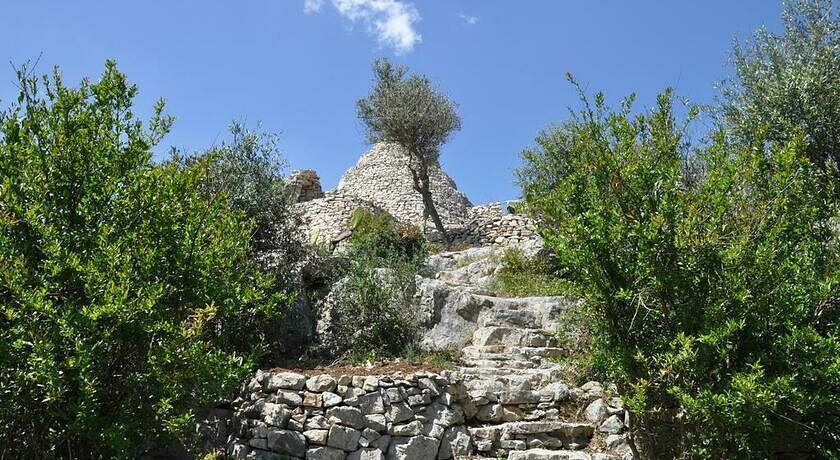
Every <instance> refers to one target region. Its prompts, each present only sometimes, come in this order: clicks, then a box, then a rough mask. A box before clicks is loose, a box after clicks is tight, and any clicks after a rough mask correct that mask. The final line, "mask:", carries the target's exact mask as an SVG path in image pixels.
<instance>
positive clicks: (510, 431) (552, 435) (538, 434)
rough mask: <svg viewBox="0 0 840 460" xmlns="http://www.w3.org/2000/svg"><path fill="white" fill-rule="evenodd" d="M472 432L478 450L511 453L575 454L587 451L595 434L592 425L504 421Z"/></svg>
mask: <svg viewBox="0 0 840 460" xmlns="http://www.w3.org/2000/svg"><path fill="white" fill-rule="evenodd" d="M469 431H470V436H471V437H472V439H473V442H474V443H475V445H476V447H477V448H478V450H479V451H483V452H490V451H497V450H499V449H503V450H505V451H508V452H510V453H513V452H517V451H518V452H526V451H528V450H544V451H550V452H566V451H561V450H559V449H568V452H574V451H576V450H579V449H584V448H586V447H587V446H588V445H589V443H590V442H591V440H592V437H593V436H594V434H595V429H594V427H593V426H592V425H591V424H588V423H579V422H564V421H559V420H556V421H537V422H503V423H498V424H494V425H485V426H477V427H470V428H469ZM552 449H555V450H552ZM526 458H527V457H526ZM549 458H551V457H549Z"/></svg>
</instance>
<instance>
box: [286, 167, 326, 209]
mask: <svg viewBox="0 0 840 460" xmlns="http://www.w3.org/2000/svg"><path fill="white" fill-rule="evenodd" d="M287 185H288V190H289V192H288V193H289V198H291V200H292V202H293V203H303V202H304V201H310V200H314V199H317V198H323V197H324V191H323V190H322V189H321V178H319V177H318V173H316V172H315V171H313V170H311V169H304V170H298V171H292V174H290V175H289V178H288V180H287Z"/></svg>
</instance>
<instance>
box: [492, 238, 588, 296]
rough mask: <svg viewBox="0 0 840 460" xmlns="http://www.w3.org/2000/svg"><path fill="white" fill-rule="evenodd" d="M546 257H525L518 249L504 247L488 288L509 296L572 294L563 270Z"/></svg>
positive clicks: (571, 287) (572, 287)
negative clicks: (496, 270)
mask: <svg viewBox="0 0 840 460" xmlns="http://www.w3.org/2000/svg"><path fill="white" fill-rule="evenodd" d="M553 262H554V261H553V260H551V259H548V258H545V257H532V258H528V257H525V254H524V253H523V252H522V250H521V249H518V248H512V249H508V250H507V251H505V253H504V255H502V259H501V267H500V269H499V271H498V272H496V275H495V279H494V282H493V285H492V286H491V288H492V289H493V291H494V292H496V293H497V294H500V295H506V296H510V297H528V296H564V295H572V294H574V293H575V292H574V285H573V284H572V283H571V282H570V281H569V280H567V279H564V278H563V275H564V270H562V269H560V268H559V267H557V266H555V264H554V263H553Z"/></svg>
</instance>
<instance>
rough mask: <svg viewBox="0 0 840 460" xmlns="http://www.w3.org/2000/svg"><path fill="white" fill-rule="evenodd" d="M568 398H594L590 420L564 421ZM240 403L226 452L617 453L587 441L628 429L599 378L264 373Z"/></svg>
mask: <svg viewBox="0 0 840 460" xmlns="http://www.w3.org/2000/svg"><path fill="white" fill-rule="evenodd" d="M589 401H591V402H589ZM570 402H575V403H581V402H582V403H588V405H586V406H585V407H586V410H585V412H586V414H587V415H586V416H587V418H588V419H589V420H590V421H589V422H567V421H565V418H564V411H565V410H567V409H564V407H565V406H568V404H569V403H570ZM233 406H234V409H235V417H234V419H233V433H234V435H233V437H232V438H231V439H232V440H231V442H230V443H229V444H228V447H227V453H228V454H229V455H230V456H231V457H232V458H238V459H263V460H269V459H270V460H273V459H281V458H306V459H309V460H319V459H330V460H331V459H336V460H340V459H345V458H346V459H359V460H361V459H386V458H388V459H405V460H422V459H440V460H446V459H451V458H455V459H457V458H475V457H476V456H479V457H481V456H485V455H500V454H510V455H511V457H510V458H514V457H515V456H516V455H517V453H518V452H523V451H526V450H527V449H540V448H553V449H560V448H563V449H568V450H566V451H561V452H565V454H566V455H571V457H570V458H576V459H585V460H589V459H593V460H594V459H617V458H619V457H616V456H613V455H606V454H594V455H590V454H589V453H586V452H585V449H587V448H589V447H590V446H591V445H594V444H600V443H601V441H598V442H595V443H593V437H596V436H606V435H608V434H610V435H615V436H617V437H621V436H619V435H618V433H620V432H622V431H623V430H624V426H625V425H624V417H625V415H624V414H625V412H624V410H623V407H622V404H621V401H620V400H618V398H612V399H608V398H605V397H604V390H603V388H602V387H601V386H600V384H597V383H595V382H590V383H589V384H587V385H584V387H581V388H573V389H571V390H570V389H569V388H567V387H566V386H565V385H563V384H562V383H556V384H553V385H550V386H548V387H546V388H544V389H542V390H540V391H530V390H522V389H520V390H510V391H501V392H498V391H493V390H492V389H490V388H488V389H486V390H481V389H479V390H475V389H473V390H470V391H468V390H467V389H466V387H465V386H464V385H463V384H462V382H461V380H460V377H459V375H458V373H457V372H452V371H444V372H442V373H439V374H438V373H432V372H425V371H417V372H414V373H402V372H398V373H394V374H391V375H382V376H346V375H344V376H340V377H337V378H336V377H333V376H330V375H326V374H322V375H315V376H310V377H307V376H305V375H303V374H298V373H294V372H264V371H259V372H258V373H257V374H256V375H255V377H254V378H252V379H251V381H250V382H249V383H248V384H247V388H246V389H245V390H244V392H243V397H241V398H239V399H237V400H236V401H234V403H233ZM622 439H623V437H622ZM523 453H524V452H523ZM523 458H524V457H523ZM528 458H530V457H528ZM540 458H541V457H540ZM551 458H554V457H551Z"/></svg>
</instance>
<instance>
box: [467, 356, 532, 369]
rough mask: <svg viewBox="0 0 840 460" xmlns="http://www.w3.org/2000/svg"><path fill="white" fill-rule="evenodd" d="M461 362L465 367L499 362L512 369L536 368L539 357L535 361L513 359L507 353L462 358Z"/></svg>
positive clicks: (484, 365) (483, 365)
mask: <svg viewBox="0 0 840 460" xmlns="http://www.w3.org/2000/svg"><path fill="white" fill-rule="evenodd" d="M461 364H462V365H464V366H467V367H498V366H499V365H500V364H502V365H504V366H505V367H509V368H513V369H536V368H539V367H540V365H541V363H540V361H539V358H536V362H535V361H529V360H524V359H513V358H512V357H511V356H508V355H495V356H491V357H483V358H480V359H469V358H467V359H464V358H462V359H461Z"/></svg>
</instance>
